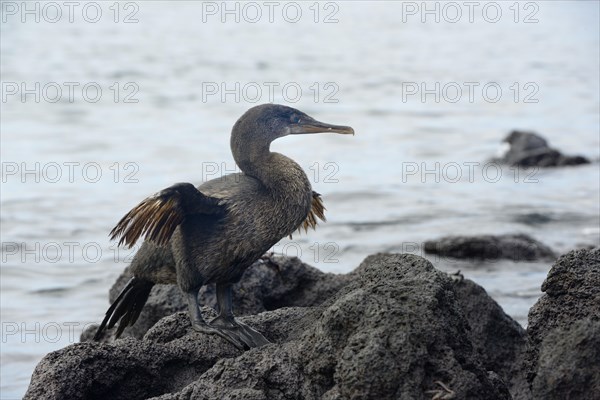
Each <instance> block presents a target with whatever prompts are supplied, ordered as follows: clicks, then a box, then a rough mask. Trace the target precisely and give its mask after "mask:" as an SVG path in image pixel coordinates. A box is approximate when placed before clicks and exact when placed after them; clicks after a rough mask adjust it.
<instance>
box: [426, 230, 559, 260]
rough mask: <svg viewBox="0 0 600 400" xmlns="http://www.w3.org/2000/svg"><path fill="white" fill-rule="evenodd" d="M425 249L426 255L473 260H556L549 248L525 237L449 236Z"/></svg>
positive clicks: (430, 242)
mask: <svg viewBox="0 0 600 400" xmlns="http://www.w3.org/2000/svg"><path fill="white" fill-rule="evenodd" d="M423 247H424V250H425V251H426V252H427V253H431V254H438V255H440V256H444V257H452V258H459V259H470V260H497V259H509V260H513V261H534V260H540V259H546V260H553V259H554V258H556V255H555V254H554V252H553V251H552V250H551V249H550V248H549V247H548V246H546V245H544V244H543V243H541V242H539V241H537V240H535V239H533V238H532V237H530V236H527V235H523V234H513V235H476V236H446V237H443V238H441V239H437V240H429V241H427V242H425V244H424V246H423Z"/></svg>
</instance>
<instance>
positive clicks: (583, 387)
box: [532, 319, 600, 400]
mask: <svg viewBox="0 0 600 400" xmlns="http://www.w3.org/2000/svg"><path fill="white" fill-rule="evenodd" d="M599 360H600V321H598V320H592V319H582V320H578V321H576V322H575V323H573V325H572V326H570V327H568V328H556V329H554V330H552V331H551V332H550V333H549V334H548V335H547V336H546V337H545V338H544V340H543V341H542V344H541V347H540V350H539V360H538V370H537V374H536V376H535V379H534V380H533V385H532V386H533V387H532V392H533V394H534V398H535V399H540V400H551V399H556V400H559V399H573V400H575V399H592V398H594V396H596V398H600V361H599Z"/></svg>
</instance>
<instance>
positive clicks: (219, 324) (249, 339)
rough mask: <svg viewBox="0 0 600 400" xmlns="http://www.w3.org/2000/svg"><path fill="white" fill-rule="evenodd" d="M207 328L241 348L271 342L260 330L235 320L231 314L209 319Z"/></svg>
mask: <svg viewBox="0 0 600 400" xmlns="http://www.w3.org/2000/svg"><path fill="white" fill-rule="evenodd" d="M209 328H211V329H213V330H214V333H216V334H218V335H219V336H221V337H223V338H225V339H227V340H229V341H230V342H231V343H233V345H234V346H235V347H237V348H238V349H242V350H243V349H244V348H246V349H248V348H253V347H260V346H264V345H265V344H269V343H271V342H269V341H268V340H267V339H266V338H265V337H264V336H263V335H262V334H261V333H260V332H258V331H256V330H254V329H252V328H250V327H249V326H248V325H246V324H244V323H242V322H239V321H237V320H236V319H235V318H233V316H231V317H223V316H221V315H220V316H218V317H216V318H215V319H213V320H212V321H210V323H209ZM206 333H209V332H206Z"/></svg>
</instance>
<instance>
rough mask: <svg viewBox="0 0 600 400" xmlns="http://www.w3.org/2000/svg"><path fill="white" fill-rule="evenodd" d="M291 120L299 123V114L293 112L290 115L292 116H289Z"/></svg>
mask: <svg viewBox="0 0 600 400" xmlns="http://www.w3.org/2000/svg"><path fill="white" fill-rule="evenodd" d="M290 119H291V120H292V123H294V124H299V123H300V116H298V115H296V114H294V115H292V118H290Z"/></svg>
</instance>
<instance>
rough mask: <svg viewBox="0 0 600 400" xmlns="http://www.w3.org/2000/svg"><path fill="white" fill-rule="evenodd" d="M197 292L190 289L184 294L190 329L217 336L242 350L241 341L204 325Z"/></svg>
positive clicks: (242, 343)
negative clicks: (190, 324)
mask: <svg viewBox="0 0 600 400" xmlns="http://www.w3.org/2000/svg"><path fill="white" fill-rule="evenodd" d="M198 291H199V289H192V290H190V291H189V292H187V293H186V295H187V301H188V313H189V316H190V321H191V323H192V328H194V330H196V331H198V332H202V333H208V334H210V335H219V336H221V337H222V338H223V339H225V340H227V341H229V342H230V343H231V344H233V345H234V346H235V347H237V348H238V349H240V350H243V349H244V342H243V341H241V340H240V339H238V338H237V337H236V336H232V335H230V334H227V332H223V331H222V330H221V329H218V328H215V327H212V326H210V325H209V324H207V323H206V321H205V320H204V318H202V314H201V313H200V305H199V304H198Z"/></svg>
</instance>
